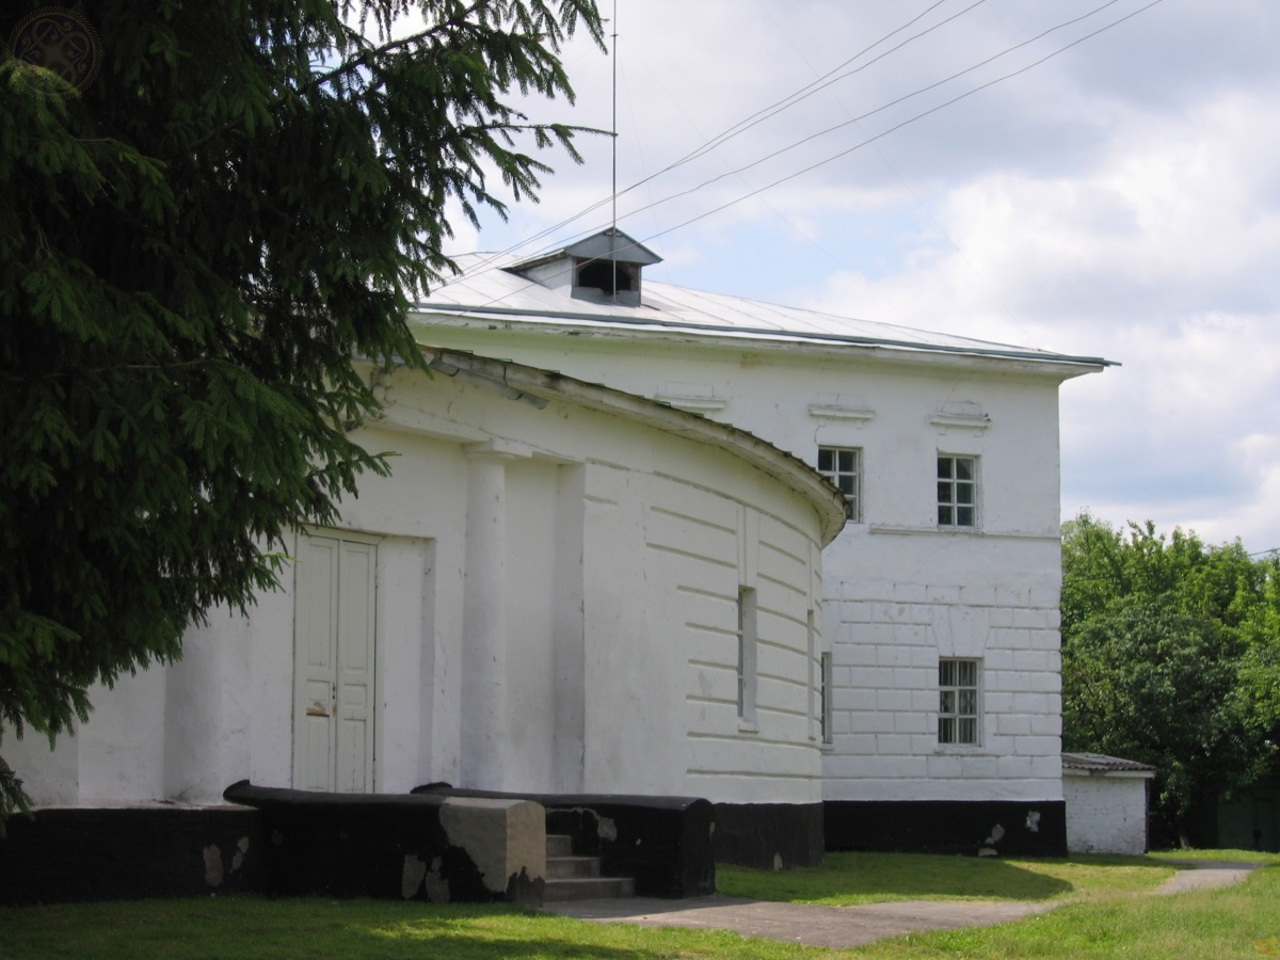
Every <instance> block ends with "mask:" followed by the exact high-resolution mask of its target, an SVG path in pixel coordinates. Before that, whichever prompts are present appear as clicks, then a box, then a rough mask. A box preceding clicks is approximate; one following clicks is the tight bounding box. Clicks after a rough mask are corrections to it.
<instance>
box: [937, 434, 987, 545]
mask: <svg viewBox="0 0 1280 960" xmlns="http://www.w3.org/2000/svg"><path fill="white" fill-rule="evenodd" d="M944 463H947V464H948V465H949V466H948V469H947V473H946V475H944V473H943V464H944ZM962 463H963V464H967V465H968V473H969V475H968V476H967V477H964V476H959V475H958V474H959V473H960V472H961V470H960V465H961V464H962ZM978 470H979V457H977V456H975V455H973V454H967V453H941V452H940V453H938V455H937V465H936V469H935V471H934V472H935V474H936V482H937V486H936V488H935V489H936V496H935V506H936V510H937V519H938V528H939V529H942V530H977V529H978V525H979V522H980V520H981V515H980V511H979V503H978V500H979V496H980V493H981V481H980V477H979V475H978ZM944 491H945V492H944ZM964 491H968V493H967V496H968V499H967V500H966V499H963V497H964V496H965V493H964ZM966 510H967V511H968V518H969V522H968V523H965V522H963V521H962V518H963V517H964V516H965V513H964V511H966Z"/></svg>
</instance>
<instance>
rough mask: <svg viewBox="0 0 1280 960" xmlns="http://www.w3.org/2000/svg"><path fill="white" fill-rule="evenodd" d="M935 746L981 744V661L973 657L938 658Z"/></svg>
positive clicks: (974, 745) (973, 745)
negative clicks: (936, 744)
mask: <svg viewBox="0 0 1280 960" xmlns="http://www.w3.org/2000/svg"><path fill="white" fill-rule="evenodd" d="M949 667H951V668H953V669H952V670H950V671H948V668H949ZM966 667H968V668H971V670H972V674H971V675H970V676H966V673H967V672H968V671H966V670H965V669H964V668H966ZM949 672H950V674H951V675H950V676H948V673H949ZM966 680H969V681H971V682H964V681H966ZM966 694H968V696H966ZM948 696H950V698H951V699H950V700H948ZM966 707H967V708H968V709H966ZM966 733H968V738H966V736H965V735H966ZM938 746H940V747H980V746H982V661H981V660H980V659H978V658H976V657H940V658H939V659H938Z"/></svg>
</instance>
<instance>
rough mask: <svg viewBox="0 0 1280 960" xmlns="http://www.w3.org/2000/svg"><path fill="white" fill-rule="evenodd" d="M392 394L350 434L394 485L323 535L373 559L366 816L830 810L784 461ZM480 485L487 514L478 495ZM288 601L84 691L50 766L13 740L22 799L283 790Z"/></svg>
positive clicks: (524, 412) (814, 553) (799, 519)
mask: <svg viewBox="0 0 1280 960" xmlns="http://www.w3.org/2000/svg"><path fill="white" fill-rule="evenodd" d="M395 391H396V396H397V403H396V405H395V406H394V407H393V408H391V409H390V410H389V411H388V413H387V416H386V418H385V419H384V420H383V421H381V422H379V423H375V424H371V425H369V426H368V427H366V428H365V429H364V430H362V431H361V433H360V434H359V436H360V438H361V442H363V443H364V444H365V445H366V446H368V447H369V448H370V449H374V450H379V451H395V452H396V453H397V454H398V455H397V456H396V457H394V458H393V459H392V460H391V467H392V473H391V475H390V476H389V477H385V478H378V477H372V476H368V477H365V478H364V480H363V481H362V483H361V488H360V495H359V496H358V497H353V498H350V499H349V500H347V501H345V502H344V503H343V504H342V505H341V522H340V524H339V525H338V526H339V529H340V530H342V531H347V532H350V533H352V534H356V535H359V536H360V537H362V538H365V539H369V540H372V541H373V542H376V544H377V592H376V600H375V609H376V624H377V627H376V658H375V683H376V700H377V703H376V707H375V734H374V754H375V762H374V780H373V783H374V789H375V790H377V791H379V792H401V791H406V790H408V789H410V788H411V787H413V786H415V785H417V784H420V783H425V782H428V781H437V780H443V781H447V782H450V783H453V784H455V785H458V786H475V787H483V788H490V789H502V790H512V791H564V792H568V791H588V792H615V793H669V794H685V795H690V794H692V795H698V796H705V797H708V798H709V799H711V800H713V801H740V802H745V801H755V802H802V803H812V802H816V801H818V800H819V799H820V798H821V787H820V774H821V755H820V750H819V746H818V744H817V741H816V739H815V737H814V726H813V721H812V711H813V691H812V682H813V681H812V677H813V667H812V664H813V653H814V651H816V649H817V643H818V637H817V633H816V628H812V627H811V623H819V624H820V604H819V598H820V596H821V587H820V582H821V581H820V556H821V554H820V547H821V541H822V538H823V533H822V531H823V529H824V526H829V525H830V524H831V523H832V522H834V520H835V519H836V517H837V514H836V513H835V507H834V504H833V502H832V501H831V499H830V498H824V497H823V495H822V493H821V489H820V488H819V487H817V486H810V487H808V488H807V492H806V482H807V478H806V477H805V476H804V474H803V473H802V472H800V471H795V470H793V468H791V467H790V466H789V465H788V464H787V463H786V461H785V460H784V459H783V458H782V457H781V456H780V455H778V454H776V452H775V453H768V452H767V451H766V452H764V453H761V452H760V451H758V450H756V451H755V452H754V453H753V454H752V456H753V457H755V459H751V458H750V457H747V458H744V455H743V454H742V452H741V451H740V450H739V447H738V446H737V445H740V444H741V443H742V442H743V441H745V440H747V439H749V438H738V439H734V438H733V437H732V435H730V434H729V433H728V432H726V431H723V430H721V429H720V428H718V427H716V428H714V429H715V430H717V431H719V433H718V434H717V436H718V437H720V438H721V439H720V440H718V441H717V442H716V443H709V442H704V441H700V440H698V439H694V438H690V437H689V436H683V435H680V434H681V433H682V432H683V433H696V432H697V431H696V429H693V428H694V427H696V426H697V423H696V421H693V420H692V418H687V417H685V415H683V414H675V415H673V414H671V413H670V412H669V411H664V410H661V409H660V408H656V407H653V408H647V407H646V405H643V404H641V405H640V406H641V407H646V409H650V412H651V416H652V417H654V418H655V419H654V420H653V421H652V422H650V421H646V420H644V418H643V417H642V416H640V413H643V411H640V413H636V412H635V411H631V408H629V407H627V406H626V404H625V403H624V404H623V407H621V408H618V409H611V408H609V404H608V403H607V402H604V401H601V402H600V403H599V404H597V405H596V407H594V408H592V407H588V406H585V405H582V404H579V403H576V402H570V401H568V400H564V399H552V400H551V401H550V402H549V403H548V404H547V406H546V407H545V408H543V409H537V408H535V407H534V406H533V405H530V404H527V403H523V402H519V401H514V400H512V399H509V398H508V397H507V396H503V395H502V394H501V393H500V392H497V391H494V390H491V389H488V388H486V387H484V386H476V385H473V384H472V383H471V382H468V381H465V380H463V379H461V378H459V379H450V378H448V377H446V376H443V375H438V376H436V377H434V378H432V379H430V380H428V379H427V378H424V377H421V376H420V375H409V374H405V373H403V372H401V373H398V374H397V375H396V378H395ZM628 411H630V412H628ZM673 418H674V419H673ZM658 424H665V426H660V425H658ZM725 438H728V439H725ZM753 449H754V448H753ZM761 457H763V460H762V459H761ZM788 471H791V473H790V474H789V472H788ZM788 476H790V480H788V479H787V478H788ZM477 477H481V478H482V480H483V482H484V483H485V484H488V486H486V487H485V489H486V490H489V491H491V492H492V493H493V496H494V498H495V499H492V500H485V499H484V498H477V497H476V496H475V495H474V494H475V489H476V487H475V483H476V478H477ZM316 532H317V533H320V534H323V533H324V532H325V531H316ZM286 553H288V554H289V555H290V556H296V555H297V554H298V553H299V551H298V550H297V549H296V545H295V544H293V543H290V544H286ZM282 581H283V582H282V587H281V589H280V590H279V591H277V592H274V593H271V594H268V595H264V596H263V597H261V598H259V603H258V604H257V606H256V607H254V608H253V609H252V610H251V611H250V613H249V615H248V617H247V618H244V617H241V616H239V615H233V614H230V613H227V612H225V611H212V612H211V614H210V618H209V623H208V625H207V626H204V627H202V628H199V629H196V630H193V631H191V632H190V633H189V634H188V636H187V638H186V640H185V643H184V648H185V656H184V659H183V660H182V661H181V662H180V663H178V664H176V665H174V666H172V667H169V668H153V669H151V670H147V671H143V672H141V673H140V674H139V675H138V676H137V677H126V678H123V679H122V681H121V682H120V683H118V684H117V686H116V689H115V690H112V691H108V690H98V691H95V692H94V704H95V712H94V716H93V718H92V719H91V720H90V722H89V723H88V724H86V725H85V726H84V727H83V729H81V730H80V731H79V733H78V734H77V735H76V736H74V737H67V738H63V740H62V741H61V742H60V744H59V746H58V748H57V750H56V751H55V752H54V753H52V754H51V753H50V752H49V750H48V747H47V744H45V743H44V742H43V741H38V740H34V739H33V738H28V739H27V740H25V741H23V742H21V743H17V744H15V743H14V741H13V740H12V739H11V738H9V737H6V739H5V744H4V754H5V757H6V759H7V760H9V761H10V762H11V763H12V764H13V765H14V767H15V768H16V769H17V771H18V773H19V775H20V776H22V777H23V778H24V779H25V780H26V782H27V784H28V787H29V788H30V789H31V793H32V796H33V798H34V799H35V800H36V801H37V802H38V803H46V804H50V803H61V804H76V803H96V802H132V801H142V800H155V799H162V798H163V799H175V800H184V801H191V802H198V803H205V802H215V801H217V800H218V799H219V798H220V796H221V792H222V790H223V789H224V788H225V787H226V786H228V785H229V784H231V783H233V782H235V781H236V780H239V779H243V778H246V777H247V778H250V779H252V780H253V781H254V782H255V783H257V784H260V785H263V786H278V787H283V786H290V785H291V780H292V775H293V751H292V744H293V724H294V722H295V712H294V703H293V697H294V691H293V671H294V638H293V620H294V589H293V577H292V573H291V571H290V570H288V569H286V573H285V575H284V577H283V578H282ZM740 586H750V587H754V588H755V589H756V590H757V592H758V597H759V628H760V629H759V644H758V650H759V657H758V663H759V667H758V680H757V683H758V708H757V718H756V722H755V723H754V724H742V723H740V722H739V720H738V718H737V715H736V696H735V692H736V669H737V644H736V624H737V610H736V602H737V591H738V588H739V587H740ZM810 610H814V611H815V612H816V613H815V617H814V618H812V619H811V618H810V617H809V611H810ZM477 611H479V612H477ZM477 620H479V621H480V622H479V625H477ZM474 643H481V644H484V645H485V646H484V651H485V657H482V658H481V661H482V662H481V665H480V668H479V669H480V670H481V673H482V674H483V676H481V675H480V674H477V672H476V670H477V667H476V665H475V662H474V661H469V660H468V648H469V646H471V645H472V644H474ZM489 653H492V654H493V658H492V659H488V655H489ZM495 671H496V672H495ZM494 676H497V677H498V678H499V679H500V680H501V683H500V685H499V686H498V687H497V688H489V687H485V686H483V685H482V684H481V682H480V681H482V680H483V681H485V682H487V680H489V679H492V678H493V677H494ZM495 690H496V692H495Z"/></svg>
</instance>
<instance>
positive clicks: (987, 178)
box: [457, 0, 1280, 551]
mask: <svg viewBox="0 0 1280 960" xmlns="http://www.w3.org/2000/svg"><path fill="white" fill-rule="evenodd" d="M612 2H613V0H602V9H603V10H604V11H605V12H606V14H611V13H612ZM615 23H616V30H617V34H618V37H617V51H618V59H617V74H618V93H617V113H618V129H619V134H620V135H619V139H618V185H619V188H620V189H621V190H624V191H625V192H623V193H622V194H621V196H620V198H619V200H618V213H619V225H620V226H621V228H622V229H623V230H625V231H627V232H628V233H629V234H631V235H632V236H634V237H636V238H637V239H639V240H641V241H642V242H645V243H646V244H647V245H648V246H650V247H651V248H653V249H654V250H655V251H656V252H657V253H659V254H660V255H661V256H662V257H663V258H664V262H663V263H662V264H660V265H658V266H657V267H651V268H649V271H650V272H649V275H650V276H654V277H656V278H657V279H660V280H663V281H667V282H670V283H677V284H680V285H683V286H689V287H695V288H699V289H706V290H713V291H718V292H724V293H732V294H738V295H742V296H747V297H753V298H757V299H762V300H769V301H774V302H779V303H786V304H792V305H796V306H803V307H812V308H815V309H820V310H825V311H829V312H832V313H836V314H840V315H845V316H852V317H861V318H866V319H870V320H881V321H886V322H891V323H900V324H907V325H910V326H915V327H920V328H924V329H929V330H938V331H945V332H950V333H957V334H963V335H966V336H973V337H979V338H983V339H989V340H997V341H1001V342H1006V343H1016V344H1020V345H1027V346H1036V347H1043V348H1046V349H1051V350H1058V351H1062V352H1066V353H1073V354H1085V355H1089V356H1103V357H1106V358H1108V359H1111V360H1115V361H1118V362H1119V363H1121V364H1122V366H1120V367H1115V368H1111V369H1109V370H1107V371H1106V372H1104V373H1102V374H1099V375H1093V376H1088V377H1083V378H1080V379H1077V380H1073V381H1070V382H1068V383H1067V384H1065V385H1064V387H1063V389H1062V435H1063V439H1062V455H1063V491H1062V496H1063V503H1062V509H1063V516H1064V517H1070V516H1073V515H1074V514H1075V513H1077V512H1078V511H1079V510H1081V509H1082V508H1086V507H1087V508H1088V509H1090V510H1091V511H1092V512H1093V513H1094V514H1095V515H1097V516H1099V517H1102V518H1104V519H1107V520H1110V521H1112V522H1114V523H1117V524H1122V523H1123V522H1124V521H1126V520H1129V519H1133V520H1144V519H1148V518H1149V519H1153V520H1155V521H1156V522H1157V524H1158V525H1159V526H1160V527H1161V528H1162V529H1171V528H1172V527H1173V526H1175V525H1180V526H1182V527H1184V528H1189V529H1193V530H1195V531H1197V532H1198V533H1199V534H1200V535H1201V536H1202V537H1203V538H1204V539H1206V540H1207V541H1209V542H1213V543H1217V542H1222V541H1227V540H1231V539H1234V538H1236V537H1239V538H1240V539H1241V540H1242V541H1243V542H1244V544H1245V545H1246V547H1248V549H1249V550H1251V551H1265V550H1269V549H1272V548H1276V547H1280V390H1278V389H1277V386H1278V385H1280V296H1278V295H1277V293H1278V290H1277V288H1278V287H1280V55H1278V54H1277V50H1278V49H1280V4H1278V3H1276V2H1275V0H1156V2H1154V3H1152V2H1151V0H1111V2H1105V0H1052V2H1046V0H978V2H974V0H942V2H937V0H618V13H617V19H616V21H615ZM565 62H566V65H567V66H568V69H569V71H570V75H571V77H572V79H573V83H574V86H575V88H576V89H577V91H578V94H579V99H578V102H577V105H576V106H574V107H569V106H568V105H566V104H563V103H561V104H535V105H533V106H532V107H531V108H530V109H531V111H532V112H533V114H534V116H535V117H536V118H537V119H556V120H565V121H568V122H574V123H579V124H583V125H587V126H594V127H602V128H608V127H610V125H611V122H612V121H611V102H612V101H611V89H612V87H611V73H612V70H613V66H614V65H613V64H612V63H611V62H610V60H609V59H608V58H607V57H605V56H604V55H603V54H601V53H600V52H599V51H598V50H596V49H594V48H593V47H591V46H590V45H589V44H585V43H575V44H574V45H573V46H571V47H570V48H569V49H567V50H566V51H565ZM797 95H799V97H797ZM584 151H585V153H586V156H587V163H586V164H585V165H584V166H582V167H574V166H573V164H572V163H571V162H570V161H569V160H568V159H567V158H566V157H564V156H563V155H555V154H552V155H549V156H548V157H547V159H548V160H549V162H551V163H552V165H553V166H554V167H556V169H557V173H556V175H554V176H552V177H549V178H548V179H547V181H546V183H545V185H544V190H543V196H542V203H541V204H539V205H537V206H534V205H528V204H523V205H520V206H518V207H516V208H514V209H513V210H512V217H511V221H510V222H509V223H507V224H505V225H504V224H502V223H501V222H500V221H497V220H496V219H495V220H494V221H493V222H489V221H486V223H485V225H484V229H483V230H482V231H481V232H480V233H479V234H478V235H477V234H476V233H474V232H473V231H470V230H468V229H462V228H461V225H460V224H459V225H458V226H459V230H458V237H457V250H459V251H462V250H467V249H485V250H501V249H508V248H512V247H515V246H516V245H517V244H521V243H523V244H525V245H524V246H522V247H520V250H521V252H527V253H529V254H532V253H534V252H536V251H539V250H543V249H547V248H549V247H554V246H560V245H562V244H563V243H564V242H567V241H569V240H572V239H574V238H576V237H579V236H581V235H584V234H586V233H590V232H593V231H594V230H597V229H600V228H601V227H604V226H607V225H608V223H609V206H608V197H609V194H610V175H611V159H610V145H609V142H608V138H604V137H599V138H595V139H593V140H592V139H588V140H587V141H586V142H585V143H584ZM682 160H683V161H685V162H683V163H681V162H680V161H682ZM673 165H675V166H673ZM628 188H630V189H628ZM602 202H603V205H602V206H600V207H599V208H598V209H595V210H594V211H593V212H588V213H586V214H585V215H583V216H578V218H577V219H573V220H572V222H570V223H567V224H566V223H565V221H569V220H570V219H571V218H574V217H575V216H577V215H579V214H581V213H582V212H583V211H587V210H590V208H592V207H593V206H594V205H596V204H601V203H602ZM548 230H550V231H551V232H550V233H547V232H546V231H548Z"/></svg>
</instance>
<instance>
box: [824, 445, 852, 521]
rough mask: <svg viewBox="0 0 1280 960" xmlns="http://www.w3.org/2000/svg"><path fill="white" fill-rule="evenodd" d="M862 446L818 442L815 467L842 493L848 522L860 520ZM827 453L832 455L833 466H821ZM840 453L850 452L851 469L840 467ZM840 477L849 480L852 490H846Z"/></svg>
mask: <svg viewBox="0 0 1280 960" xmlns="http://www.w3.org/2000/svg"><path fill="white" fill-rule="evenodd" d="M862 449H863V448H862V447H841V446H835V445H833V444H819V445H818V458H817V466H816V467H815V469H816V470H817V471H818V473H820V474H822V475H823V476H824V477H826V478H827V480H829V481H830V482H831V485H832V486H834V487H835V488H836V489H837V490H839V491H840V492H841V493H842V494H844V501H845V503H847V504H848V505H849V521H848V522H849V523H861V522H862V460H863V457H862ZM824 453H829V454H832V455H834V459H835V463H834V465H833V466H829V467H823V465H822V459H823V454H824ZM840 454H850V455H852V457H853V468H852V469H851V470H845V469H841V465H840ZM842 478H846V479H848V480H849V481H850V483H849V486H851V487H852V491H849V490H846V489H845V485H844V484H842V483H841V480H842Z"/></svg>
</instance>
